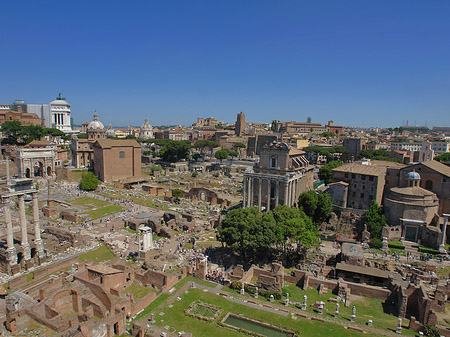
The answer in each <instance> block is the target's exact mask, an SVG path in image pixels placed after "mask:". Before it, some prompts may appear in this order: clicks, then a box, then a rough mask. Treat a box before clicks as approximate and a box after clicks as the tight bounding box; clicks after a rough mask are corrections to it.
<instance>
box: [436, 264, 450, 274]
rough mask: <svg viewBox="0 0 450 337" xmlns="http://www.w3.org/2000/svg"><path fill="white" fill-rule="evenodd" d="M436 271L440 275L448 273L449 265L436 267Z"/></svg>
mask: <svg viewBox="0 0 450 337" xmlns="http://www.w3.org/2000/svg"><path fill="white" fill-rule="evenodd" d="M437 273H438V274H439V275H440V276H445V275H449V274H450V266H447V267H439V268H437Z"/></svg>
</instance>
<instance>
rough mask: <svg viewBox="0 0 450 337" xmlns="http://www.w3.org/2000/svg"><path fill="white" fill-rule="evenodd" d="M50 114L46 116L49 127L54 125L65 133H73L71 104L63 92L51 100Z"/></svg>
mask: <svg viewBox="0 0 450 337" xmlns="http://www.w3.org/2000/svg"><path fill="white" fill-rule="evenodd" d="M49 113H50V114H49V116H48V117H45V120H46V122H45V124H46V126H47V127H48V128H50V127H53V128H55V129H58V130H61V131H62V132H64V133H72V132H73V130H72V121H71V117H70V104H69V103H67V102H66V99H65V97H61V93H59V96H58V97H56V99H55V100H54V101H51V102H50V111H49Z"/></svg>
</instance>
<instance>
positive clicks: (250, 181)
mask: <svg viewBox="0 0 450 337" xmlns="http://www.w3.org/2000/svg"><path fill="white" fill-rule="evenodd" d="M248 182H249V186H248V196H249V197H250V203H249V204H250V205H249V206H250V207H253V197H254V193H253V188H254V184H253V182H254V178H253V177H250V179H249V180H248Z"/></svg>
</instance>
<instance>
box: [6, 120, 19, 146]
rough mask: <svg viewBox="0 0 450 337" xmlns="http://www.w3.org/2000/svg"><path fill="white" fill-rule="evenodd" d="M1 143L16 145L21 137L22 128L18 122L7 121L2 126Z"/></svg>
mask: <svg viewBox="0 0 450 337" xmlns="http://www.w3.org/2000/svg"><path fill="white" fill-rule="evenodd" d="M2 134H3V137H5V138H4V139H3V143H4V144H9V145H16V144H17V142H18V140H19V139H20V137H21V136H22V126H21V125H20V122H19V121H8V122H4V123H3V124H2Z"/></svg>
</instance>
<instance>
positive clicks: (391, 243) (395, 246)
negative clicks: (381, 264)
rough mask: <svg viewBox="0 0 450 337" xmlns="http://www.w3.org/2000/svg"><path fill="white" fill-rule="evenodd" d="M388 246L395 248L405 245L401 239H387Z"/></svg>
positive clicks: (403, 247)
mask: <svg viewBox="0 0 450 337" xmlns="http://www.w3.org/2000/svg"><path fill="white" fill-rule="evenodd" d="M388 247H389V248H396V249H405V246H404V245H403V243H402V242H401V241H389V242H388Z"/></svg>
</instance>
